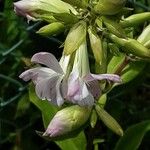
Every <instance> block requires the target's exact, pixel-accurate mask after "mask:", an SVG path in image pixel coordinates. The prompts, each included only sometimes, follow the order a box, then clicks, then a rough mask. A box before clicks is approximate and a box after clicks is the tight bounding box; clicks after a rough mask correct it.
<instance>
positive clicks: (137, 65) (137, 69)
mask: <svg viewBox="0 0 150 150" xmlns="http://www.w3.org/2000/svg"><path fill="white" fill-rule="evenodd" d="M145 65H146V63H145V62H141V61H139V62H131V63H130V64H129V65H127V67H126V68H125V69H124V70H123V72H122V75H121V79H122V81H123V83H127V82H129V81H131V80H133V79H134V78H135V77H137V76H138V75H139V74H140V73H141V72H142V70H143V69H144V67H145Z"/></svg>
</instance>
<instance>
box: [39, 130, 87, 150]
mask: <svg viewBox="0 0 150 150" xmlns="http://www.w3.org/2000/svg"><path fill="white" fill-rule="evenodd" d="M36 133H37V134H38V135H39V136H41V137H42V138H44V139H46V140H49V141H50V140H52V139H50V138H49V137H43V136H42V135H43V132H40V131H36ZM56 140H57V141H55V143H56V144H57V145H58V146H59V147H60V148H61V149H62V150H69V149H71V150H85V149H86V137H85V134H84V132H80V133H79V134H78V135H77V136H76V137H73V138H72V137H70V138H69V139H65V140H60V139H57V138H56Z"/></svg>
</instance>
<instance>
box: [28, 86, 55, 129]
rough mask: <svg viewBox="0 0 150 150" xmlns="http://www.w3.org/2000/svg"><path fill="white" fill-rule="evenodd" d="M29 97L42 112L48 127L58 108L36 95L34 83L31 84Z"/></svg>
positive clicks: (45, 125) (45, 124)
mask: <svg viewBox="0 0 150 150" xmlns="http://www.w3.org/2000/svg"><path fill="white" fill-rule="evenodd" d="M29 98H30V101H31V102H32V103H33V104H34V105H36V106H37V107H38V108H39V109H40V111H41V112H42V118H43V122H44V127H45V128H46V127H47V126H48V124H49V122H50V120H51V119H52V118H53V116H54V115H55V113H56V112H57V110H58V109H57V108H56V107H54V106H53V105H51V104H50V103H49V102H48V101H47V100H41V99H39V98H38V97H37V96H36V93H35V91H34V88H33V85H30V86H29Z"/></svg>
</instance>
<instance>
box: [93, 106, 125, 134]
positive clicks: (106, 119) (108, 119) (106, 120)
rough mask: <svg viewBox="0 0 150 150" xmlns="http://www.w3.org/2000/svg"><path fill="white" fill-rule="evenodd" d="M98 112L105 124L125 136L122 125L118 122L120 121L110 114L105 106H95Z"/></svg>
mask: <svg viewBox="0 0 150 150" xmlns="http://www.w3.org/2000/svg"><path fill="white" fill-rule="evenodd" d="M95 109H96V112H97V114H98V116H99V118H100V119H101V120H102V121H103V122H104V124H105V125H106V126H107V127H108V128H109V129H111V130H112V131H113V132H115V133H116V134H118V135H120V136H123V130H122V128H121V126H120V125H119V124H118V122H117V121H116V120H115V119H114V118H113V117H112V116H111V115H109V114H108V113H107V112H106V111H105V110H104V109H103V108H101V107H100V106H99V105H96V106H95Z"/></svg>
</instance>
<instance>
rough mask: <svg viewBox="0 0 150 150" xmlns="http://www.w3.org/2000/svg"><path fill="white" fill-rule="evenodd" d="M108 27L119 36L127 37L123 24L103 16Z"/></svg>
mask: <svg viewBox="0 0 150 150" xmlns="http://www.w3.org/2000/svg"><path fill="white" fill-rule="evenodd" d="M101 18H102V20H103V23H104V24H105V26H106V28H107V29H108V30H109V31H110V32H111V33H113V34H115V35H116V36H118V37H125V33H124V30H123V29H122V27H121V25H120V24H119V23H117V22H115V21H114V20H112V19H110V18H108V17H104V16H103V17H101Z"/></svg>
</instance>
